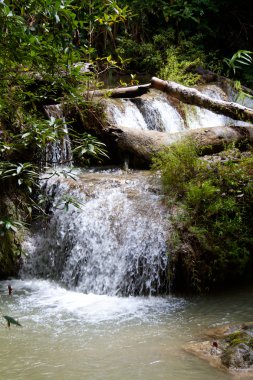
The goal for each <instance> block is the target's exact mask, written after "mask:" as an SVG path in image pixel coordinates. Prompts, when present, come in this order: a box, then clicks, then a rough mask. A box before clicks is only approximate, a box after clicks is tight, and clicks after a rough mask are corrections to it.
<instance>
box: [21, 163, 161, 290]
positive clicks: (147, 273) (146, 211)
mask: <svg viewBox="0 0 253 380" xmlns="http://www.w3.org/2000/svg"><path fill="white" fill-rule="evenodd" d="M157 191H158V189H157V187H156V186H154V185H150V179H149V176H148V175H147V174H144V173H141V172H139V173H132V172H130V173H128V174H127V173H125V172H122V171H121V170H119V171H116V172H112V173H109V172H103V173H101V172H100V173H87V172H86V173H82V174H79V176H78V181H74V180H71V179H67V180H66V179H64V180H57V181H55V180H54V179H50V180H49V181H48V183H47V192H48V195H49V196H50V197H51V198H52V199H53V204H52V212H53V215H52V217H51V220H50V222H49V224H48V225H46V226H45V227H44V228H43V230H41V228H40V226H39V229H38V231H37V232H36V233H35V234H34V235H33V238H32V241H31V242H30V243H31V244H30V246H31V245H32V246H33V248H34V254H31V256H30V259H29V260H28V262H27V263H26V265H25V267H24V273H25V275H26V276H27V275H28V274H30V275H32V276H41V277H43V278H52V279H55V280H57V281H60V282H61V283H63V284H64V285H66V286H67V287H69V288H75V289H76V290H78V291H81V292H84V293H90V292H92V293H95V294H107V295H144V294H145V295H146V294H160V293H164V292H166V291H168V284H167V264H168V257H167V247H166V237H167V232H168V223H167V218H166V213H165V210H164V209H163V206H162V204H161V196H160V195H159V194H157ZM66 192H67V193H68V194H71V195H73V196H75V197H78V199H79V200H80V201H81V202H82V207H81V209H78V208H75V207H74V206H70V209H69V211H68V212H64V211H63V210H62V207H61V206H59V204H60V201H59V200H60V199H61V197H62V196H63V194H64V193H66ZM56 204H58V208H57V207H55V205H56ZM30 253H31V252H30Z"/></svg>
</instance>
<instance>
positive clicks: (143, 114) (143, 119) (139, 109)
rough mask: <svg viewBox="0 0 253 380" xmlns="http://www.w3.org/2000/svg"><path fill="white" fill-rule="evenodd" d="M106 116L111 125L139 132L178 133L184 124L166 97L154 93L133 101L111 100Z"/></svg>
mask: <svg viewBox="0 0 253 380" xmlns="http://www.w3.org/2000/svg"><path fill="white" fill-rule="evenodd" d="M107 114H108V117H109V120H110V121H111V122H112V124H115V125H118V126H121V125H123V126H124V127H128V128H135V129H140V130H156V131H160V132H169V133H173V132H180V131H182V130H184V128H185V123H184V120H183V118H182V117H181V116H180V113H179V112H178V111H177V110H176V109H175V108H174V107H173V106H172V105H171V104H170V103H169V101H168V99H167V97H166V95H164V94H160V93H154V91H152V94H150V95H144V96H142V97H139V98H133V99H117V100H116V99H114V100H113V99H112V100H110V101H109V102H108V108H107Z"/></svg>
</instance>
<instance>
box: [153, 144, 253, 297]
mask: <svg viewBox="0 0 253 380" xmlns="http://www.w3.org/2000/svg"><path fill="white" fill-rule="evenodd" d="M220 157H221V158H220V159H219V160H217V161H215V160H212V159H210V160H209V161H206V160H203V159H202V158H200V157H198V150H197V149H196V147H195V146H194V144H193V143H192V142H190V143H188V142H182V143H180V144H178V145H177V144H176V145H174V146H172V147H169V148H166V150H164V151H163V152H161V153H159V154H158V156H157V157H156V158H155V160H154V168H155V170H159V171H161V175H162V182H163V185H164V191H165V193H166V195H167V198H168V202H169V206H170V207H171V208H172V210H174V211H173V217H172V224H173V227H174V229H175V231H176V236H177V239H176V240H173V241H172V242H171V243H170V244H171V247H172V252H174V260H173V263H174V264H173V265H175V267H176V268H177V270H178V273H179V274H178V276H179V277H180V276H182V277H184V279H185V283H186V284H187V286H188V289H191V290H194V291H208V290H210V289H214V288H215V287H218V286H221V285H223V286H224V282H227V283H228V284H229V283H230V282H231V281H233V282H236V281H241V280H242V279H243V278H247V276H250V273H251V269H252V265H253V256H252V249H253V238H252V234H253V228H252V225H253V224H252V222H253V217H252V211H253V192H252V183H253V172H252V164H253V154H252V152H250V154H248V155H244V154H243V153H241V152H240V151H239V150H238V149H236V148H232V149H227V150H226V151H225V152H223V153H221V154H220ZM175 210H176V211H175Z"/></svg>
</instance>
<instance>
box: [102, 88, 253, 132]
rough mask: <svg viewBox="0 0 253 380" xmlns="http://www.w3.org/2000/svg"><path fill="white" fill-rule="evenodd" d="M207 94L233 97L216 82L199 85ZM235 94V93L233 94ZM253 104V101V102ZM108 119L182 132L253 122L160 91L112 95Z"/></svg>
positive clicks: (146, 127)
mask: <svg viewBox="0 0 253 380" xmlns="http://www.w3.org/2000/svg"><path fill="white" fill-rule="evenodd" d="M199 91H201V92H202V93H203V94H205V95H208V96H210V97H211V98H213V99H216V100H228V101H229V100H230V101H232V100H233V99H232V98H231V99H230V98H229V96H230V94H229V95H228V96H227V95H226V94H225V92H224V91H223V90H222V89H221V88H220V87H218V86H216V85H206V86H203V87H201V88H199ZM232 95H233V97H234V94H232V93H231V97H232ZM251 106H252V102H251ZM107 114H108V119H109V121H110V122H111V123H112V124H115V125H117V126H119V127H120V126H124V127H127V128H134V129H141V130H156V131H160V132H167V133H173V132H181V131H183V130H185V129H197V128H212V127H218V126H219V127H221V126H226V125H234V124H236V125H241V126H244V125H249V124H247V123H245V122H239V121H235V120H233V119H231V118H229V117H226V116H224V115H219V114H216V113H214V112H212V111H209V110H207V109H204V108H200V107H197V106H193V105H188V104H184V103H182V102H180V101H176V102H175V101H174V102H173V104H172V101H171V100H170V98H169V97H168V96H166V95H164V94H161V93H160V92H158V91H155V90H151V91H150V93H149V94H146V95H143V96H141V97H138V98H134V99H117V100H116V99H111V100H110V102H108V106H107Z"/></svg>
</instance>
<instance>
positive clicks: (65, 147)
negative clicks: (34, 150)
mask: <svg viewBox="0 0 253 380" xmlns="http://www.w3.org/2000/svg"><path fill="white" fill-rule="evenodd" d="M45 112H46V114H47V116H48V118H49V120H50V122H51V123H52V125H54V128H55V136H56V138H55V141H53V142H52V143H50V144H48V145H47V147H46V149H45V152H44V157H43V160H42V161H43V164H44V165H51V166H57V165H71V163H72V160H73V157H72V150H71V142H70V138H69V133H68V127H67V123H66V121H65V117H64V115H63V111H62V107H61V105H60V104H54V105H48V106H45ZM57 124H59V127H58V128H57Z"/></svg>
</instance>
